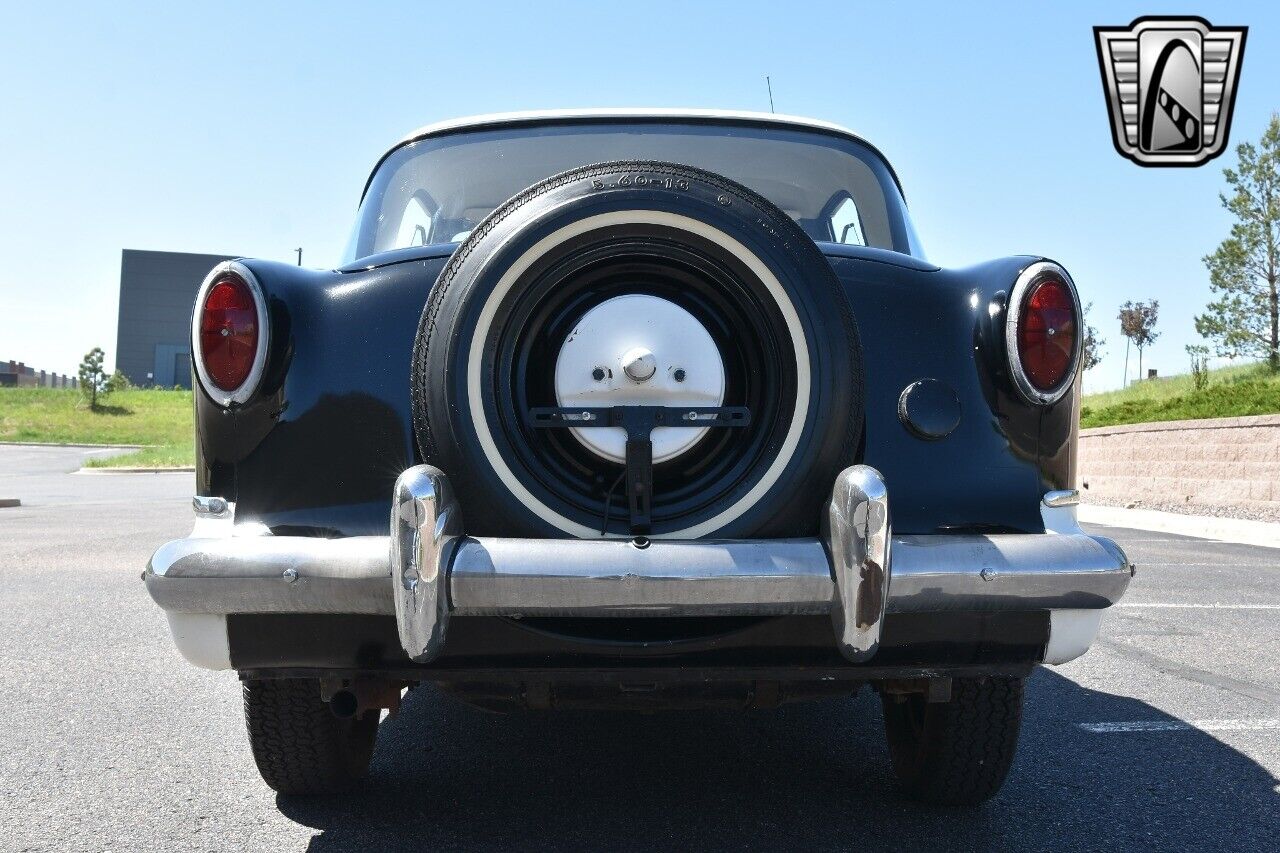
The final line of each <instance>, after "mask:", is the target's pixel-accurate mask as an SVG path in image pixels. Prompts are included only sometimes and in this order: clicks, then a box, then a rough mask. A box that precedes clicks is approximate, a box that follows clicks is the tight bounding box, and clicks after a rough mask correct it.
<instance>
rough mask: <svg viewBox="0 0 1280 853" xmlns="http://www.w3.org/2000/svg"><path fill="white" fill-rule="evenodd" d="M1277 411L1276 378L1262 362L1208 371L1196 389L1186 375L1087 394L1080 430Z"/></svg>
mask: <svg viewBox="0 0 1280 853" xmlns="http://www.w3.org/2000/svg"><path fill="white" fill-rule="evenodd" d="M1277 412H1280V374H1277V373H1272V372H1271V371H1270V370H1268V369H1267V367H1266V365H1263V364H1248V365H1235V366H1232V367H1223V368H1219V369H1217V370H1212V371H1210V372H1209V385H1208V386H1207V387H1206V388H1204V389H1202V390H1200V391H1197V390H1196V389H1195V386H1194V385H1193V384H1192V381H1191V376H1190V375H1189V374H1188V375H1181V376H1168V377H1164V378H1161V379H1150V380H1145V381H1142V382H1134V383H1133V384H1132V385H1130V386H1129V387H1128V388H1125V389H1124V390H1121V391H1104V392H1103V393H1101V394H1086V395H1085V397H1084V399H1083V401H1082V408H1081V411H1080V425H1081V426H1082V427H1097V426H1114V425H1115V424H1136V423H1146V422H1149V421H1182V420H1194V419H1199V418H1229V417H1237V416H1240V415H1268V414H1274V413H1277Z"/></svg>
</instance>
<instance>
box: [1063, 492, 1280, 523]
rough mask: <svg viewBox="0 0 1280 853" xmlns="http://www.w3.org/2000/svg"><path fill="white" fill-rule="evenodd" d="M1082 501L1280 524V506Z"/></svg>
mask: <svg viewBox="0 0 1280 853" xmlns="http://www.w3.org/2000/svg"><path fill="white" fill-rule="evenodd" d="M1080 499H1081V500H1083V501H1084V502H1085V503H1088V504H1094V505H1095V506H1114V507H1120V508H1121V509H1154V510H1158V511H1160V512H1176V513H1178V514H1179V515H1207V516H1211V517H1213V518H1240V519H1244V520H1246V521H1268V522H1273V523H1280V505H1278V506H1274V507H1270V506H1231V505H1223V504H1202V503H1195V502H1193V501H1152V500H1138V501H1121V500H1109V499H1107V498H1098V497H1095V496H1093V495H1090V494H1089V493H1088V492H1081V493H1080Z"/></svg>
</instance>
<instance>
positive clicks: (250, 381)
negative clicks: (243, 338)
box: [191, 261, 271, 408]
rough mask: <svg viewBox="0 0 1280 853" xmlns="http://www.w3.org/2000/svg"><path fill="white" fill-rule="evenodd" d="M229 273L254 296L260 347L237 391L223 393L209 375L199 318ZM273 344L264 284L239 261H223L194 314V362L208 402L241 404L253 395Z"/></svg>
mask: <svg viewBox="0 0 1280 853" xmlns="http://www.w3.org/2000/svg"><path fill="white" fill-rule="evenodd" d="M228 274H231V275H234V276H236V277H237V278H239V279H240V280H241V281H243V282H244V283H245V286H246V287H248V288H249V293H250V294H251V295H252V296H253V307H254V310H255V311H256V313H257V317H258V345H257V347H256V349H255V350H254V353H253V364H252V365H250V367H249V374H248V375H247V376H246V377H245V379H244V381H243V382H241V383H240V384H239V385H238V386H237V387H236V388H234V389H233V390H231V391H224V390H223V389H221V388H219V387H218V386H217V384H215V383H214V381H213V380H212V378H211V377H210V376H209V373H208V370H207V369H206V366H205V363H204V352H203V351H202V350H201V348H200V318H201V316H202V315H203V314H204V303H205V300H206V299H207V298H208V296H209V290H210V289H211V288H212V287H213V286H214V285H215V284H217V283H218V282H219V281H220V280H222V279H223V278H224V277H226V276H227V275H228ZM270 345H271V324H270V323H269V322H268V321H267V302H266V299H265V298H264V297H263V295H262V285H261V284H259V283H258V278H257V276H255V275H254V274H253V273H252V272H251V271H250V270H249V268H248V267H246V266H245V265H244V264H242V263H240V262H239V261H223V262H222V263H220V264H218V265H217V266H215V267H214V268H213V269H212V270H211V271H210V272H209V274H208V275H207V276H205V279H204V282H203V283H202V284H201V285H200V290H199V291H198V292H197V293H196V302H195V307H194V308H193V309H192V312H191V363H192V364H194V365H195V368H196V375H197V376H198V377H199V378H200V387H201V388H203V389H204V392H205V394H207V395H208V396H209V399H211V400H213V401H214V402H215V403H217V404H218V405H219V406H223V407H224V408H225V407H228V406H232V405H240V404H242V403H245V402H247V401H248V400H249V398H250V397H252V396H253V392H254V391H256V390H257V389H258V384H259V383H260V382H261V381H262V373H263V371H264V370H265V369H266V366H267V353H268V352H269V351H270Z"/></svg>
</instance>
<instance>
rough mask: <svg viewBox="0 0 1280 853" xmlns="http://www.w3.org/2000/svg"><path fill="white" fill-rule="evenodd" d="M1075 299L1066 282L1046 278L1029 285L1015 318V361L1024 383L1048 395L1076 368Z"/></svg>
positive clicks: (1050, 277) (1049, 277)
mask: <svg viewBox="0 0 1280 853" xmlns="http://www.w3.org/2000/svg"><path fill="white" fill-rule="evenodd" d="M1078 334H1079V332H1078V330H1077V329H1076V304H1075V296H1074V295H1073V294H1072V291H1071V288H1070V286H1069V285H1067V283H1066V282H1065V281H1063V280H1062V279H1060V278H1057V277H1054V276H1046V277H1045V278H1043V279H1041V280H1040V281H1039V282H1037V283H1035V284H1033V285H1032V287H1031V290H1030V292H1029V293H1028V294H1027V295H1026V297H1025V298H1024V299H1023V301H1022V308H1021V312H1020V314H1019V317H1018V335H1017V345H1018V360H1019V361H1020V362H1021V363H1022V371H1023V373H1024V374H1026V378H1027V382H1029V383H1030V384H1031V386H1032V387H1033V388H1035V389H1036V390H1037V391H1040V392H1044V393H1048V392H1051V391H1054V390H1055V389H1057V388H1059V387H1061V386H1062V384H1063V381H1064V380H1065V379H1067V374H1068V373H1069V372H1070V371H1071V369H1072V368H1073V367H1074V366H1075V355H1076V338H1077V336H1078Z"/></svg>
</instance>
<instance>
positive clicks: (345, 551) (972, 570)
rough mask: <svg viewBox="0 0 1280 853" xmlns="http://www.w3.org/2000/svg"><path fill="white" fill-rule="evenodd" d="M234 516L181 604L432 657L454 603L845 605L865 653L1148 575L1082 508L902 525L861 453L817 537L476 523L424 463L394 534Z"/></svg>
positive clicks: (155, 560) (835, 615) (581, 613)
mask: <svg viewBox="0 0 1280 853" xmlns="http://www.w3.org/2000/svg"><path fill="white" fill-rule="evenodd" d="M1058 501H1061V498H1058ZM1046 507H1053V510H1052V511H1054V512H1063V511H1064V510H1063V509H1062V508H1061V507H1060V506H1059V507H1054V503H1053V502H1051V501H1049V500H1046ZM1070 517H1071V518H1073V516H1070ZM223 521H225V524H221V525H220V526H219V525H217V524H216V520H215V521H213V522H209V523H206V527H205V529H201V525H200V524H199V523H198V524H197V530H196V531H195V533H194V535H193V536H192V537H190V538H187V539H179V540H176V541H173V542H169V543H168V544H166V545H164V546H162V547H161V548H160V549H159V550H158V551H156V553H155V555H154V556H153V557H152V558H151V562H150V564H149V565H148V567H147V571H146V572H145V574H144V578H145V580H146V585H147V590H148V592H150V594H151V597H152V598H153V599H154V600H155V601H156V603H157V604H159V605H160V606H161V607H162V608H164V609H165V610H166V611H169V612H170V613H200V614H233V613H364V614H384V615H388V616H390V615H394V616H395V617H396V621H397V624H398V626H399V632H400V640H401V643H402V645H403V646H404V648H405V651H406V652H407V653H408V654H409V656H410V657H411V658H412V659H413V660H415V661H418V662H426V661H429V660H431V659H432V658H434V657H435V656H436V655H437V654H439V652H440V650H441V648H442V647H443V645H444V641H445V634H446V629H447V627H448V623H449V619H450V618H451V617H452V616H460V615H500V616H511V617H517V616H577V617H611V616H695V615H712V614H830V615H831V617H832V619H833V622H834V627H835V632H836V636H837V638H838V641H839V645H840V648H841V651H842V652H843V653H844V655H845V656H846V657H847V658H848V659H849V660H852V661H864V660H866V659H868V658H870V657H871V656H872V655H873V654H874V653H875V651H876V647H877V644H878V643H879V639H880V630H881V627H882V625H883V622H884V615H885V613H909V612H936V611H946V610H1097V609H1101V608H1105V607H1108V606H1110V605H1112V604H1114V603H1115V602H1116V601H1118V600H1119V599H1120V597H1121V596H1122V595H1123V594H1124V591H1125V589H1126V588H1127V587H1128V585H1129V579H1130V576H1131V574H1132V572H1131V568H1130V566H1129V562H1128V560H1127V559H1126V558H1125V555H1124V554H1123V553H1122V552H1121V551H1120V549H1119V548H1118V547H1117V546H1116V545H1115V544H1114V543H1113V542H1111V541H1110V540H1107V539H1103V538H1100V537H1094V536H1089V535H1087V534H1085V533H1084V532H1083V531H1081V530H1080V529H1079V528H1078V527H1076V526H1075V525H1074V522H1073V521H1072V522H1071V523H1069V524H1065V525H1059V532H1051V533H1045V534H996V535H977V534H964V535H904V536H892V535H891V530H890V519H889V505H888V494H887V491H886V489H885V486H884V482H883V481H882V479H881V478H880V475H879V474H878V473H877V472H876V471H875V470H874V469H872V468H868V467H866V466H861V465H858V466H854V467H852V468H849V469H847V470H845V471H844V472H843V473H842V474H841V475H840V476H839V477H838V478H837V480H836V484H835V488H834V489H833V492H832V498H831V502H830V505H829V506H828V511H827V517H826V518H825V519H824V523H823V534H822V536H821V537H820V538H817V539H782V540H750V541H717V540H690V541H677V540H662V539H658V540H652V541H648V540H635V541H629V540H594V541H593V540H579V539H494V538H486V537H468V536H465V535H464V533H463V526H462V514H461V510H460V508H459V507H458V505H457V503H456V501H455V500H454V499H453V496H452V491H451V490H450V488H449V483H448V479H447V478H446V477H445V475H444V474H442V473H441V472H439V471H438V470H436V469H434V468H430V467H428V466H424V465H420V466H416V467H414V468H410V469H409V470H408V471H405V472H404V474H403V475H401V477H400V479H399V481H398V482H397V484H396V492H395V498H394V501H393V505H392V513H391V535H390V536H389V537H385V536H361V537H352V538H347V539H315V538H306V537H294V536H278V537H277V536H271V535H270V534H269V533H268V532H266V531H264V530H257V531H254V530H244V529H241V528H238V527H236V526H235V525H234V524H233V523H231V521H230V519H229V518H227V519H223ZM209 528H213V529H209ZM245 533H248V534H249V535H243V534H245ZM210 534H214V535H210ZM388 587H390V589H389V588H388Z"/></svg>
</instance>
